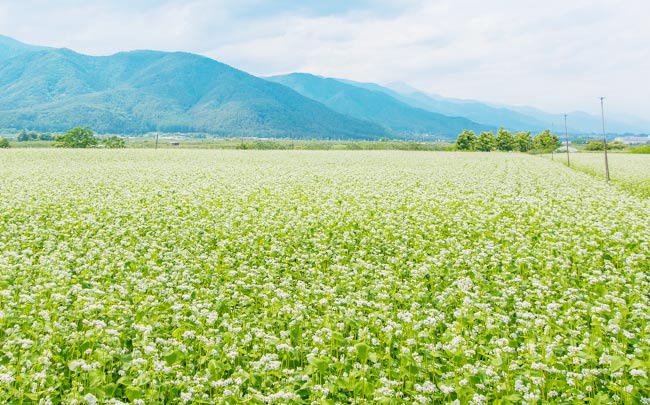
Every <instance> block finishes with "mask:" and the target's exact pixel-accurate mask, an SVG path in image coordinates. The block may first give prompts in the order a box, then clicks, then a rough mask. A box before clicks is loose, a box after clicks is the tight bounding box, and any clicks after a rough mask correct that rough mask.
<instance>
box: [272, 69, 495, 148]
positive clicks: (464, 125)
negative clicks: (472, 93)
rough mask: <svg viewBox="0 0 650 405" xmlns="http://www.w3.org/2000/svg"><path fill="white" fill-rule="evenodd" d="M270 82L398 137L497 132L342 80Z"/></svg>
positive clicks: (304, 77)
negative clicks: (465, 132) (377, 125)
mask: <svg viewBox="0 0 650 405" xmlns="http://www.w3.org/2000/svg"><path fill="white" fill-rule="evenodd" d="M267 79H268V80H270V81H273V82H276V83H280V84H282V85H284V86H287V87H290V88H292V89H293V90H295V91H297V92H298V93H300V94H302V95H303V96H306V97H309V98H311V99H314V100H316V101H319V102H321V103H323V104H325V105H326V106H328V107H329V108H331V109H333V110H335V111H337V112H339V113H342V114H346V115H349V116H352V117H356V118H359V119H363V120H368V121H372V122H375V123H377V124H380V125H382V126H384V127H385V128H387V129H389V130H391V131H393V132H395V133H398V134H404V135H411V136H412V135H423V134H426V135H433V136H436V137H441V138H447V139H455V138H456V136H458V134H459V133H460V132H462V131H463V130H464V129H472V130H474V131H477V132H480V131H487V130H494V129H496V127H493V126H489V125H482V124H478V123H476V122H472V121H470V120H468V119H466V118H461V117H450V116H447V115H443V114H438V113H434V112H431V111H426V110H424V109H421V108H415V107H413V106H411V105H409V104H407V103H404V102H402V101H400V100H398V99H397V98H395V97H394V96H393V95H392V94H389V93H387V92H384V91H376V90H374V89H372V88H361V87H359V86H355V85H352V84H349V83H346V82H344V81H342V80H337V79H330V78H324V77H319V76H314V75H310V74H305V73H292V74H289V75H284V76H273V77H268V78H267Z"/></svg>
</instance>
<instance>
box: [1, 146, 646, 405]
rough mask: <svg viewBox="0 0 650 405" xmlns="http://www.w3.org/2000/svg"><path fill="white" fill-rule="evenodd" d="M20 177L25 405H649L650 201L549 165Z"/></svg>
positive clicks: (338, 162) (348, 161)
mask: <svg viewBox="0 0 650 405" xmlns="http://www.w3.org/2000/svg"><path fill="white" fill-rule="evenodd" d="M0 173H1V175H0V402H2V403H39V401H40V402H41V403H48V401H51V403H65V404H69V403H78V404H92V403H102V404H104V403H107V404H109V403H110V404H117V403H133V404H138V403H146V404H163V403H197V404H200V403H233V404H234V403H250V404H262V403H278V404H280V403H282V404H310V403H325V404H336V403H341V404H343V403H386V404H398V403H411V404H412V403H418V404H425V403H451V402H453V401H459V402H460V403H462V404H469V403H474V404H478V403H503V404H505V403H522V402H527V403H630V404H633V403H647V401H649V399H648V398H649V397H650V381H649V380H648V377H647V370H648V369H650V307H649V306H648V302H650V278H649V277H648V270H649V269H650V254H649V251H650V244H649V242H648V241H650V218H649V217H650V211H648V205H647V201H645V200H642V199H640V198H638V197H636V196H634V195H630V194H629V193H627V192H625V191H624V190H621V189H619V188H616V187H609V186H607V185H606V184H605V183H604V182H603V181H601V180H600V179H597V178H595V177H593V176H590V175H587V174H584V173H581V172H578V171H574V170H569V169H568V168H566V167H564V166H562V165H559V164H555V163H553V162H552V161H550V160H547V159H540V158H539V157H536V156H530V155H523V154H505V153H503V154H502V153H493V154H490V153H484V154H481V153H429V152H423V153H409V152H400V151H349V152H347V151H342V152H336V153H332V152H328V151H234V150H231V151H228V150H159V151H154V150H136V149H126V150H74V151H73V150H60V149H31V150H28V149H9V150H0ZM118 401H119V402H118Z"/></svg>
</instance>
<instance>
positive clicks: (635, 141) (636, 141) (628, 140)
mask: <svg viewBox="0 0 650 405" xmlns="http://www.w3.org/2000/svg"><path fill="white" fill-rule="evenodd" d="M614 141H618V142H623V143H624V144H626V145H642V144H644V143H650V136H622V137H620V138H616V139H614Z"/></svg>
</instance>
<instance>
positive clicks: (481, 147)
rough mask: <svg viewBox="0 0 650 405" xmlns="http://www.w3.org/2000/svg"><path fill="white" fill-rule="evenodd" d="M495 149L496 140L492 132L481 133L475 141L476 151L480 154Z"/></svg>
mask: <svg viewBox="0 0 650 405" xmlns="http://www.w3.org/2000/svg"><path fill="white" fill-rule="evenodd" d="M496 148H497V139H496V138H495V136H494V134H493V133H492V131H488V132H481V135H479V137H478V139H477V140H476V150H477V151H480V152H491V151H493V150H495V149H496Z"/></svg>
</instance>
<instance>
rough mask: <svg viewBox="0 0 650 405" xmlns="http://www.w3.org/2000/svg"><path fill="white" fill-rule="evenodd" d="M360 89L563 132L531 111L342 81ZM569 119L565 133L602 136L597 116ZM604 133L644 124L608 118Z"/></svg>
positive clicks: (560, 124)
mask: <svg viewBox="0 0 650 405" xmlns="http://www.w3.org/2000/svg"><path fill="white" fill-rule="evenodd" d="M344 82H345V83H348V84H352V85H355V86H358V87H361V88H364V89H371V90H374V91H382V92H384V93H386V94H389V95H391V96H393V97H395V98H397V99H399V100H400V101H402V102H405V103H407V104H409V105H411V106H414V107H418V108H422V109H425V110H428V111H432V112H437V113H440V114H445V115H455V116H459V117H465V118H468V119H471V120H472V121H476V122H480V123H484V124H486V125H492V126H503V127H505V128H508V129H511V130H523V131H542V130H544V129H554V130H555V131H556V132H562V131H563V130H564V115H563V114H551V113H547V112H544V111H541V110H539V109H536V108H532V107H513V106H499V105H494V104H489V103H483V102H479V101H474V100H461V99H455V98H447V97H441V96H438V95H435V94H426V93H424V92H421V91H419V90H417V89H414V88H412V87H410V86H408V85H406V84H404V83H399V82H396V83H391V84H389V85H387V86H385V87H384V86H380V85H377V84H374V83H358V82H353V81H347V80H344ZM567 114H568V115H569V119H568V121H569V132H571V133H572V134H574V135H584V134H592V133H597V134H599V133H601V132H602V123H601V118H600V117H599V116H594V115H590V114H587V113H585V112H582V111H574V112H570V113H567ZM606 129H607V131H608V133H610V132H611V133H647V132H648V131H650V127H649V126H648V123H647V122H645V121H642V120H638V119H636V120H635V119H631V118H629V117H628V118H626V119H617V118H616V117H613V116H611V117H609V118H608V119H607V122H606Z"/></svg>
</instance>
